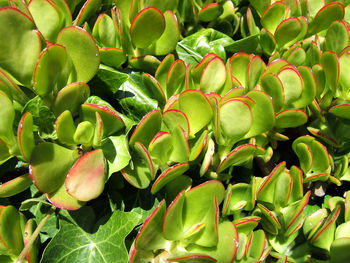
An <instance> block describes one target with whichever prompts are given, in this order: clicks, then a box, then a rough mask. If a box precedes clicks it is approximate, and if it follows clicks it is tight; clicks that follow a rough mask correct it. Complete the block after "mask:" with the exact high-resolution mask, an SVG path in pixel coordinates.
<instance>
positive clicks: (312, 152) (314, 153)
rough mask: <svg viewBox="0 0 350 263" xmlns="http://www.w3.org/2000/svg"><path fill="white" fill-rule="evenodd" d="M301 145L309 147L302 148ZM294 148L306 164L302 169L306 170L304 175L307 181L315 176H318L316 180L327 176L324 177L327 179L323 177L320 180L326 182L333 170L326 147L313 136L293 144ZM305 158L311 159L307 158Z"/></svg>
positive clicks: (303, 137) (301, 138) (300, 139)
mask: <svg viewBox="0 0 350 263" xmlns="http://www.w3.org/2000/svg"><path fill="white" fill-rule="evenodd" d="M300 144H304V145H306V146H307V147H305V146H303V147H301V146H300ZM292 147H293V150H294V152H295V153H296V154H297V155H298V157H299V160H300V161H301V162H303V163H304V164H303V165H301V167H302V168H304V169H305V170H304V173H306V175H307V179H309V180H310V179H312V178H313V176H316V177H315V180H317V175H319V176H321V175H325V176H323V177H325V178H323V177H322V178H319V180H321V179H323V180H326V179H327V178H328V176H329V173H330V170H331V167H330V162H331V161H330V157H329V154H328V151H327V148H326V147H325V146H323V145H322V144H321V143H320V142H318V141H316V140H315V138H313V137H311V136H301V137H299V138H297V139H296V140H295V141H294V142H293V145H292ZM299 155H300V156H299ZM305 156H309V157H308V158H305ZM310 158H311V160H310ZM306 169H307V170H306ZM304 182H305V180H304Z"/></svg>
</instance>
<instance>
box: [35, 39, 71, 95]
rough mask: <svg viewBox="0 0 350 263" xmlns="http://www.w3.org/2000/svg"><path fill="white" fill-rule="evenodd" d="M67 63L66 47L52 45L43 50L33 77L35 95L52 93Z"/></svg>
mask: <svg viewBox="0 0 350 263" xmlns="http://www.w3.org/2000/svg"><path fill="white" fill-rule="evenodd" d="M66 63H67V52H66V49H65V47H64V46H61V45H50V46H48V47H46V48H45V49H43V51H42V52H41V54H40V56H39V59H38V62H37V64H36V66H35V70H34V75H33V88H34V91H35V93H36V94H38V95H41V96H42V95H46V94H47V93H50V92H52V91H53V89H54V88H55V85H56V82H57V80H58V78H59V77H60V75H61V74H62V71H63V69H64V68H65V66H66Z"/></svg>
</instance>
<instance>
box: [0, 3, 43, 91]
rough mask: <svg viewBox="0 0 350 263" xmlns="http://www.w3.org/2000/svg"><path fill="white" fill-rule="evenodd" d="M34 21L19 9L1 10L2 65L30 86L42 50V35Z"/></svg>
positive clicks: (0, 41)
mask: <svg viewBox="0 0 350 263" xmlns="http://www.w3.org/2000/svg"><path fill="white" fill-rule="evenodd" d="M34 28H35V25H34V23H33V21H32V20H31V19H30V18H29V17H28V16H26V15H25V14H23V13H22V12H20V11H19V10H17V9H15V8H12V7H8V8H2V9H1V10H0V35H1V36H7V37H1V40H0V50H1V51H2V52H1V54H0V66H1V67H2V68H3V69H5V70H6V71H7V72H9V73H10V74H11V75H13V76H14V77H15V79H17V80H18V81H19V82H21V83H22V84H23V85H25V86H28V87H30V86H31V80H32V75H33V71H34V67H35V64H36V62H37V59H38V57H39V54H40V52H41V49H42V47H41V37H40V35H39V33H38V31H35V30H34Z"/></svg>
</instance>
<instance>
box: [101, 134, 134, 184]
mask: <svg viewBox="0 0 350 263" xmlns="http://www.w3.org/2000/svg"><path fill="white" fill-rule="evenodd" d="M101 149H102V151H103V154H104V156H105V158H106V159H107V162H108V164H109V165H108V167H109V169H108V178H109V177H110V176H111V175H112V174H113V173H115V172H118V171H120V170H121V169H123V168H124V167H125V166H127V165H128V164H129V161H130V159H131V156H130V153H129V149H128V146H127V140H126V136H125V135H119V136H110V137H108V138H106V139H105V140H103V141H102V146H101Z"/></svg>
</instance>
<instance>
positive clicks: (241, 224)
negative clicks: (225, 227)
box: [232, 216, 261, 235]
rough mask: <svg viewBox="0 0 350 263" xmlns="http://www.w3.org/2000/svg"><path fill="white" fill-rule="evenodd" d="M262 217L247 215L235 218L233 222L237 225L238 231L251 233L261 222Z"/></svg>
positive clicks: (245, 233) (246, 233)
mask: <svg viewBox="0 0 350 263" xmlns="http://www.w3.org/2000/svg"><path fill="white" fill-rule="evenodd" d="M260 220H261V217H258V216H246V217H243V218H240V219H236V220H234V221H233V222H232V223H233V224H234V225H235V226H236V228H237V230H238V232H239V233H240V234H241V233H242V234H244V235H249V234H250V233H251V232H252V231H253V230H254V228H255V227H256V226H257V225H258V224H259V221H260Z"/></svg>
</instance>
